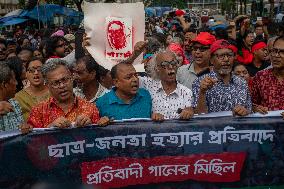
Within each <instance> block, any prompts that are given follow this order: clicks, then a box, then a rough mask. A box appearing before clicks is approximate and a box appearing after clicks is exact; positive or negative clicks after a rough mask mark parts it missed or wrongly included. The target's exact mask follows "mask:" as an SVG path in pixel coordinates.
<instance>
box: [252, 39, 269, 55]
mask: <svg viewBox="0 0 284 189" xmlns="http://www.w3.org/2000/svg"><path fill="white" fill-rule="evenodd" d="M265 47H267V45H266V43H264V42H263V41H260V42H258V43H255V44H254V45H253V46H252V47H251V52H252V53H254V52H255V51H257V50H259V49H263V48H265Z"/></svg>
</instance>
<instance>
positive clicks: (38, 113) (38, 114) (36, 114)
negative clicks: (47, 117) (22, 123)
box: [27, 106, 44, 128]
mask: <svg viewBox="0 0 284 189" xmlns="http://www.w3.org/2000/svg"><path fill="white" fill-rule="evenodd" d="M42 109H43V108H42V106H37V107H34V108H33V109H32V111H31V113H30V116H29V118H28V121H27V123H28V124H30V125H31V126H33V127H34V128H44V123H43V115H42V112H43V111H42Z"/></svg>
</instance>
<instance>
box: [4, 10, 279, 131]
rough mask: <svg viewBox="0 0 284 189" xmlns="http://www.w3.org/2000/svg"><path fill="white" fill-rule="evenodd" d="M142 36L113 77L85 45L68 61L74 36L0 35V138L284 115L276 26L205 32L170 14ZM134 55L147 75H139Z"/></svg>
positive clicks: (232, 25)
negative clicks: (128, 123)
mask: <svg viewBox="0 0 284 189" xmlns="http://www.w3.org/2000/svg"><path fill="white" fill-rule="evenodd" d="M145 26H146V30H145V41H141V42H138V43H136V44H135V47H134V51H133V54H132V55H131V57H130V58H128V59H127V60H123V61H121V62H120V63H118V64H117V65H116V66H114V67H113V68H112V69H111V70H107V69H105V68H104V67H102V66H101V65H100V64H99V63H98V62H96V61H95V60H94V58H93V57H92V56H91V55H90V54H89V53H88V51H87V49H86V47H87V46H88V45H89V43H90V40H91V39H90V38H88V36H86V35H84V37H83V43H82V44H79V45H82V47H83V49H84V51H85V52H84V55H82V56H81V57H79V58H78V57H76V58H75V49H76V48H77V47H76V45H78V44H75V33H76V31H77V30H78V28H77V27H71V26H70V27H57V28H53V29H51V28H44V29H36V28H35V27H34V26H33V27H25V26H15V27H14V28H13V30H12V31H5V30H2V33H1V39H0V82H1V83H0V101H1V102H0V130H1V131H8V130H17V129H19V128H20V129H21V130H22V132H28V131H30V130H31V129H32V128H44V127H52V126H55V127H60V128H65V127H70V126H78V127H81V126H86V125H90V124H97V125H99V126H105V125H108V124H110V123H111V122H112V121H113V120H123V119H132V118H150V119H152V120H154V121H163V120H165V119H190V118H192V117H193V116H194V114H202V113H212V112H220V111H232V113H233V114H234V115H236V116H246V115H249V114H251V113H253V112H259V113H262V114H266V113H267V112H268V111H274V110H284V24H283V23H274V22H269V23H265V22H264V21H262V20H258V21H256V22H254V23H253V22H252V20H251V19H250V17H248V16H238V17H236V18H235V19H234V20H226V21H225V22H222V23H221V22H220V21H217V20H214V18H210V19H209V20H208V21H206V22H204V21H202V20H198V19H193V18H190V16H188V15H187V14H186V13H185V12H184V11H182V10H177V11H175V12H172V13H171V14H170V15H167V16H163V17H151V18H146V20H145ZM141 54H143V61H142V63H143V64H144V67H145V72H143V73H141V72H139V73H137V72H136V70H135V69H134V66H133V65H132V64H133V62H134V60H135V59H136V58H137V57H138V56H139V55H141ZM283 116H284V115H283Z"/></svg>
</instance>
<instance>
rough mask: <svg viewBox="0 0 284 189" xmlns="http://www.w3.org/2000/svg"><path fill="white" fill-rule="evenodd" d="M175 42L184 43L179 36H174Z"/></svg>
mask: <svg viewBox="0 0 284 189" xmlns="http://www.w3.org/2000/svg"><path fill="white" fill-rule="evenodd" d="M173 43H178V44H180V45H182V44H183V42H182V39H181V38H179V37H174V38H173Z"/></svg>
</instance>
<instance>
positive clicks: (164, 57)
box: [157, 52, 175, 63]
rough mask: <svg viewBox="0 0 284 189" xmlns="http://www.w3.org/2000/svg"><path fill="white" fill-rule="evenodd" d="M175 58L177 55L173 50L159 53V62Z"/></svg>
mask: <svg viewBox="0 0 284 189" xmlns="http://www.w3.org/2000/svg"><path fill="white" fill-rule="evenodd" d="M174 59H175V55H174V53H172V52H164V53H161V54H158V55H157V62H158V63H161V62H164V61H172V60H174Z"/></svg>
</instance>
